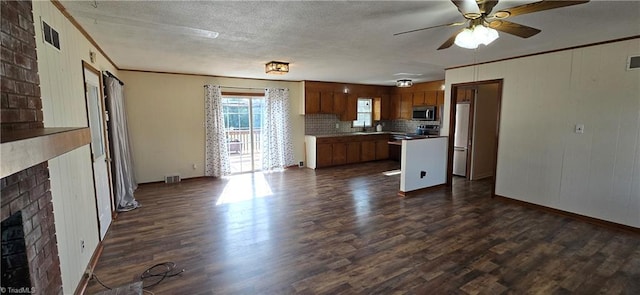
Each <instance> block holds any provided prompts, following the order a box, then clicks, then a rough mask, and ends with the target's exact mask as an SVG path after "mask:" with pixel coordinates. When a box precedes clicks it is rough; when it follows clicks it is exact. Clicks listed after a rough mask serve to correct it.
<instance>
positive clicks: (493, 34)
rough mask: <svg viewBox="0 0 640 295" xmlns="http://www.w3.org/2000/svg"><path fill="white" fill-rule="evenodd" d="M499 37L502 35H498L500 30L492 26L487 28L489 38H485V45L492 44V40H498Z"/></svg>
mask: <svg viewBox="0 0 640 295" xmlns="http://www.w3.org/2000/svg"><path fill="white" fill-rule="evenodd" d="M499 37H500V35H498V31H496V30H494V29H492V28H487V39H485V42H486V43H484V45H489V44H491V42H493V41H496V39H498V38H499Z"/></svg>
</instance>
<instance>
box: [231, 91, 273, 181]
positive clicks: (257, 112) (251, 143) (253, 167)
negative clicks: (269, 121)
mask: <svg viewBox="0 0 640 295" xmlns="http://www.w3.org/2000/svg"><path fill="white" fill-rule="evenodd" d="M263 109H264V96H260V97H259V96H247V97H240V96H223V97H222V110H223V111H222V112H223V115H224V127H225V130H226V134H227V145H228V147H229V161H230V164H231V173H232V174H238V173H246V172H254V171H260V170H262V157H261V156H262V153H261V152H260V149H261V148H260V144H261V143H260V135H261V130H262V115H263Z"/></svg>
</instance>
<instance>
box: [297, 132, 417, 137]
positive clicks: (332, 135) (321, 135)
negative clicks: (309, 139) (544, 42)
mask: <svg viewBox="0 0 640 295" xmlns="http://www.w3.org/2000/svg"><path fill="white" fill-rule="evenodd" d="M380 134H405V133H402V132H390V131H380V132H378V131H372V132H341V133H331V134H305V136H315V137H318V138H322V137H341V136H357V135H380Z"/></svg>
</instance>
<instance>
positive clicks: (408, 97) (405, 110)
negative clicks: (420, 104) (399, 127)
mask: <svg viewBox="0 0 640 295" xmlns="http://www.w3.org/2000/svg"><path fill="white" fill-rule="evenodd" d="M412 115H413V93H404V94H402V99H401V100H400V119H405V120H411V117H412Z"/></svg>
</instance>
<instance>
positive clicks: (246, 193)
mask: <svg viewBox="0 0 640 295" xmlns="http://www.w3.org/2000/svg"><path fill="white" fill-rule="evenodd" d="M227 179H229V182H228V183H227V185H226V186H225V187H224V190H223V191H222V194H221V195H220V197H219V198H218V201H217V202H216V206H218V205H222V204H231V203H238V202H243V201H248V200H252V199H257V198H264V197H267V196H271V195H273V192H272V191H271V187H270V186H269V183H267V180H266V179H265V177H264V175H263V174H262V173H260V172H256V173H246V174H239V175H234V176H229V177H228V178H227Z"/></svg>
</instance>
